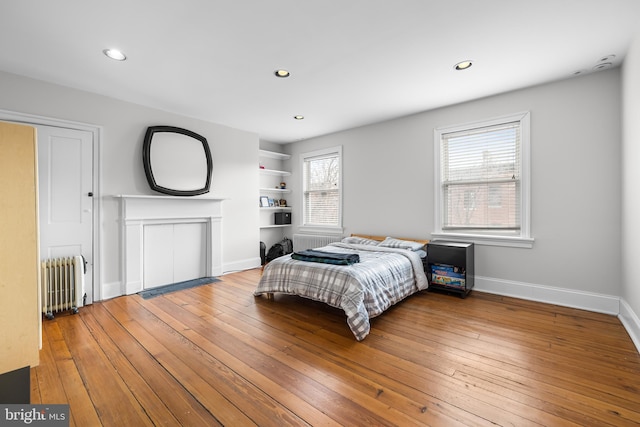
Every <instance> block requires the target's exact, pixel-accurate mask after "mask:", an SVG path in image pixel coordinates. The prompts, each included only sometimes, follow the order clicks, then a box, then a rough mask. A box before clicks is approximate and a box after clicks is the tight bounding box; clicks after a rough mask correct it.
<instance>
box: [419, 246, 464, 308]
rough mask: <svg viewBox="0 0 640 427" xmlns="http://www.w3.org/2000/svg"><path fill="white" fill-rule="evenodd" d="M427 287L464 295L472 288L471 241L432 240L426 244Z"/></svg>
mask: <svg viewBox="0 0 640 427" xmlns="http://www.w3.org/2000/svg"><path fill="white" fill-rule="evenodd" d="M426 273H427V278H428V279H429V289H431V290H444V291H447V292H452V293H456V294H459V295H460V296H461V297H462V298H464V297H466V296H467V295H468V294H469V292H471V289H473V280H474V275H475V273H474V259H473V243H463V242H447V241H440V240H433V241H431V242H429V243H428V244H427V272H426Z"/></svg>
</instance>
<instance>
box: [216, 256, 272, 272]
mask: <svg viewBox="0 0 640 427" xmlns="http://www.w3.org/2000/svg"><path fill="white" fill-rule="evenodd" d="M260 265H262V260H261V259H260V257H255V258H248V259H244V260H240V261H236V262H231V263H225V264H224V265H223V267H222V271H223V273H222V274H227V273H234V272H236V271H244V270H251V269H252V268H257V267H260Z"/></svg>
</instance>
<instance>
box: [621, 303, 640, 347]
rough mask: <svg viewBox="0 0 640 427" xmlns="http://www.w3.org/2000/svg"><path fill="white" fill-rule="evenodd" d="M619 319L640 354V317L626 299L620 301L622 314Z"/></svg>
mask: <svg viewBox="0 0 640 427" xmlns="http://www.w3.org/2000/svg"><path fill="white" fill-rule="evenodd" d="M618 319H620V322H622V325H623V326H624V328H625V329H626V330H627V333H628V334H629V336H630V337H631V341H633V343H634V344H635V346H636V349H637V350H638V353H640V318H638V315H637V314H636V313H634V311H633V310H632V309H631V307H630V306H629V304H627V302H626V301H625V300H624V299H621V300H620V314H619V315H618Z"/></svg>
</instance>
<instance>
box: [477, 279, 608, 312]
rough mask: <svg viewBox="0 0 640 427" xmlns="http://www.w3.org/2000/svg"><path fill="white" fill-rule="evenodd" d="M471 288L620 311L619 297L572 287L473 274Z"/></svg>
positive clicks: (595, 308) (591, 308)
mask: <svg viewBox="0 0 640 427" xmlns="http://www.w3.org/2000/svg"><path fill="white" fill-rule="evenodd" d="M473 290H474V291H480V292H487V293H491V294H498V295H503V296H508V297H514V298H521V299H526V300H531V301H538V302H545V303H548V304H555V305H561V306H564V307H572V308H580V309H582V310H588V311H594V312H597V313H605V314H612V315H615V316H617V315H618V314H619V313H620V298H619V297H616V296H612V295H604V294H596V293H592V292H585V291H576V290H574V289H565V288H555V287H552V286H543V285H536V284H532V283H524V282H514V281H511V280H502V279H494V278H490V277H481V276H475V286H474V288H473Z"/></svg>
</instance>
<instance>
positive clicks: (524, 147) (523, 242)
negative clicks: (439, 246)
mask: <svg viewBox="0 0 640 427" xmlns="http://www.w3.org/2000/svg"><path fill="white" fill-rule="evenodd" d="M514 121H519V122H520V126H521V129H522V134H521V148H520V149H521V159H520V161H521V165H520V167H521V171H522V180H521V187H520V191H521V200H520V215H521V218H520V220H521V228H520V235H519V236H501V235H489V234H486V233H483V234H469V233H452V232H445V231H443V230H442V185H441V181H440V176H441V175H440V145H441V141H442V135H443V134H446V133H451V132H459V131H463V130H466V129H473V128H478V127H484V126H494V125H499V124H501V123H507V122H514ZM530 122H531V119H530V113H529V112H528V111H524V112H520V113H515V114H510V115H505V116H500V117H494V118H492V119H488V120H479V121H476V122H470V123H464V124H459V125H453V126H447V127H440V128H436V129H434V131H433V147H434V168H433V169H434V178H435V179H434V193H433V194H434V209H435V212H434V219H435V227H434V232H433V233H431V236H432V237H433V238H437V239H446V240H453V241H464V242H473V243H475V244H478V245H491V246H509V247H517V248H532V247H533V242H534V239H533V238H532V237H531V146H530V130H531V123H530Z"/></svg>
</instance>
